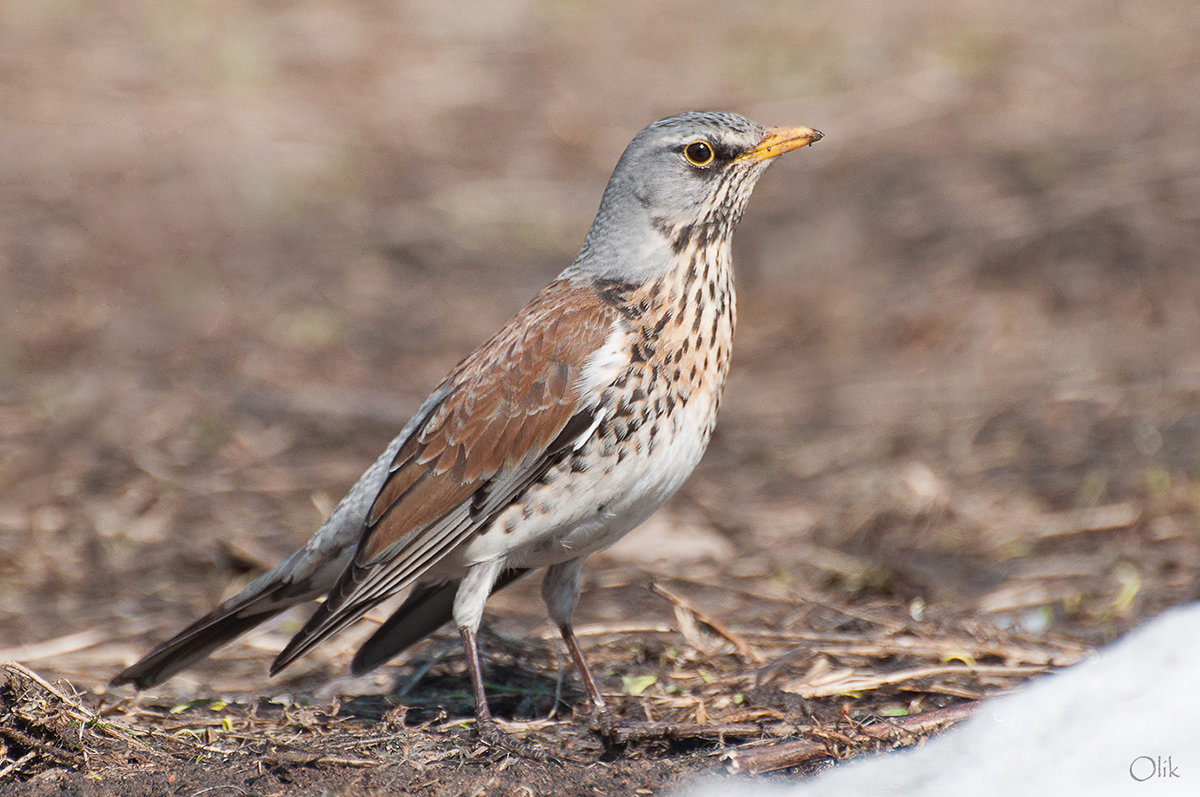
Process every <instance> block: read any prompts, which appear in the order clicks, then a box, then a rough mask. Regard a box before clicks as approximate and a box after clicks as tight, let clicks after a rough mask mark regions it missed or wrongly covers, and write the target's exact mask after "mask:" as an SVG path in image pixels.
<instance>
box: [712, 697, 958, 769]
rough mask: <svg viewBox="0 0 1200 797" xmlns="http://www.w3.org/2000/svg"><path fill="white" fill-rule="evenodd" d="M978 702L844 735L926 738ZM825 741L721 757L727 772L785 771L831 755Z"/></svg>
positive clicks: (750, 749)
mask: <svg viewBox="0 0 1200 797" xmlns="http://www.w3.org/2000/svg"><path fill="white" fill-rule="evenodd" d="M979 705H980V704H979V703H978V702H970V703H959V704H957V705H953V706H947V707H946V708H941V709H935V710H933V711H926V712H925V713H923V714H916V715H914V716H911V717H903V718H900V719H895V720H888V721H887V722H872V723H870V724H868V725H862V726H859V727H858V728H856V729H853V730H851V731H849V732H847V733H845V734H844V737H845V738H846V739H848V740H849V741H850V742H853V743H858V744H867V743H869V742H871V741H884V742H887V741H895V740H897V739H898V738H900V737H901V736H902V735H903V734H917V735H928V734H931V733H933V732H934V731H938V730H941V729H943V728H946V727H948V726H950V725H953V724H955V723H958V722H961V721H962V720H964V719H966V718H967V717H969V716H970V715H971V714H972V713H973V712H974V711H975V710H976V709H977V708H979ZM833 754H834V751H832V750H831V749H830V745H829V740H828V739H795V740H790V741H786V742H772V743H770V744H764V745H756V746H753V747H751V746H746V747H739V748H737V749H735V750H731V751H729V752H728V753H725V754H724V755H723V756H722V757H721V758H722V760H723V762H724V765H725V768H727V769H728V771H730V772H736V773H742V774H746V775H757V774H761V773H764V772H775V771H777V770H780V769H787V768H789V767H794V766H797V765H799V764H803V763H804V762H805V761H810V760H812V759H814V758H823V757H830V756H833Z"/></svg>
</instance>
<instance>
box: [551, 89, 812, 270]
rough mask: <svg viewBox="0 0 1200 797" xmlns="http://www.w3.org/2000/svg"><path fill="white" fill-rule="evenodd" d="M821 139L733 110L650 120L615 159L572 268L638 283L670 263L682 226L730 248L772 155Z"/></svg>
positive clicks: (665, 267)
mask: <svg viewBox="0 0 1200 797" xmlns="http://www.w3.org/2000/svg"><path fill="white" fill-rule="evenodd" d="M820 138H821V133H820V132H818V131H816V130H812V129H810V128H807V127H791V128H780V127H775V128H765V127H762V126H761V125H758V124H755V123H754V122H751V121H750V120H749V119H746V118H745V117H742V116H738V115H737V114H732V113H715V112H703V113H702V112H691V113H684V114H679V115H678V116H672V117H669V118H667V119H662V120H660V121H658V122H655V123H654V124H652V125H650V126H649V127H647V128H646V129H645V130H642V131H641V132H640V133H638V134H637V135H636V136H634V138H633V141H631V142H630V143H629V146H628V147H626V148H625V153H624V154H623V155H622V156H621V159H620V160H619V161H618V162H617V167H616V169H614V170H613V174H612V177H611V178H610V179H609V181H608V187H607V188H606V189H605V190H604V198H603V199H602V200H601V202H600V210H599V212H597V214H596V220H595V221H594V222H593V223H592V229H591V231H590V232H589V233H588V236H587V239H586V240H585V241H584V243H583V249H582V250H581V251H580V253H579V258H578V259H577V260H576V262H575V265H574V267H573V268H574V269H576V270H578V271H582V272H585V273H588V274H591V275H595V276H603V277H609V278H620V279H625V280H640V279H645V278H648V277H651V276H654V275H656V274H660V273H662V272H663V271H664V270H666V269H667V268H669V267H670V265H671V262H672V257H671V253H672V251H673V250H672V246H671V244H672V241H673V240H675V241H678V240H679V235H680V233H681V231H689V232H691V233H693V234H694V233H702V234H703V235H704V236H705V238H706V240H707V241H708V242H710V243H713V244H718V245H726V246H727V245H728V242H729V237H730V236H731V235H732V233H733V227H734V225H736V224H737V222H738V220H739V219H740V218H741V216H742V211H743V210H745V207H746V201H747V200H748V199H749V198H750V192H751V191H752V190H753V189H754V184H755V183H756V182H757V181H758V178H759V177H760V176H761V175H762V173H763V171H764V170H765V169H766V167H767V165H768V164H770V162H771V160H772V159H773V158H775V157H776V156H778V155H782V154H783V153H785V152H790V151H791V150H793V149H797V148H799V147H803V146H805V145H807V144H811V143H813V142H814V141H817V140H818V139H820Z"/></svg>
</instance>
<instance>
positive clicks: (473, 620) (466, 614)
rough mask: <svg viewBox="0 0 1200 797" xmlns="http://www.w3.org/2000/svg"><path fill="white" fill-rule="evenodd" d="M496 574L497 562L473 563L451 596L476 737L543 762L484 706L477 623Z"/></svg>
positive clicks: (536, 749)
mask: <svg viewBox="0 0 1200 797" xmlns="http://www.w3.org/2000/svg"><path fill="white" fill-rule="evenodd" d="M499 573H500V563H499V562H485V563H482V564H478V565H474V566H473V567H472V568H471V569H470V570H468V571H467V575H466V577H465V578H464V579H463V580H462V583H461V584H460V585H459V587H458V592H457V593H456V594H455V596H454V624H455V625H457V626H458V634H459V637H460V638H461V639H462V646H463V651H464V652H465V653H466V655H467V674H468V675H469V676H470V678H471V694H472V696H473V697H474V698H475V731H476V733H478V734H479V740H480V741H482V742H483V743H484V744H486V745H487V746H489V747H494V748H497V749H500V750H504V751H506V752H509V753H515V754H516V755H519V756H523V757H525V758H532V759H535V760H539V761H545V760H547V759H549V755H548V754H547V753H546V751H545V750H543V749H542V748H540V747H538V746H537V745H535V744H533V743H532V742H527V741H524V740H520V739H514V738H512V737H511V736H510V735H509V734H507V733H505V732H504V731H502V730H501V729H500V726H499V725H498V724H496V719H495V718H494V717H493V716H492V711H491V709H489V708H488V702H487V691H486V690H485V689H484V686H483V668H482V667H481V666H480V662H479V624H480V622H481V621H482V620H483V606H484V604H485V603H487V599H488V595H489V594H490V593H491V591H492V586H493V585H494V584H495V583H496V576H498V575H499Z"/></svg>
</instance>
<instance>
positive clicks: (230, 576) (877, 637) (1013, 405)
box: [0, 0, 1200, 797]
mask: <svg viewBox="0 0 1200 797" xmlns="http://www.w3.org/2000/svg"><path fill="white" fill-rule="evenodd" d="M124 5H128V4H124ZM124 5H123V4H95V3H76V2H70V0H68V2H66V3H65V4H64V3H54V4H45V3H39V2H19V3H10V4H8V5H7V6H6V7H5V8H4V9H3V10H2V11H0V79H2V82H3V86H4V90H3V91H2V92H0V119H3V122H2V123H0V280H2V286H3V287H2V289H0V319H2V320H0V484H3V485H4V489H3V491H2V492H0V573H2V574H3V575H2V578H0V662H3V661H6V660H11V661H13V662H20V664H10V665H7V666H6V667H5V668H4V669H3V671H2V672H0V784H2V785H3V788H4V790H5V792H6V793H9V792H11V793H15V794H51V793H61V792H64V791H65V792H68V793H71V792H74V793H81V794H163V793H171V794H189V795H190V794H199V793H204V794H221V793H232V794H292V793H311V794H319V793H325V792H327V791H332V792H336V793H344V794H388V793H407V794H506V795H507V794H520V793H529V794H545V793H554V794H557V795H562V796H563V797H566V796H567V795H576V794H578V795H583V794H596V793H610V794H617V793H619V794H637V793H649V792H650V791H658V790H661V789H663V788H664V787H666V786H668V785H670V784H676V783H680V782H683V781H685V780H686V779H687V778H690V777H693V776H695V775H697V774H698V773H701V772H712V771H717V772H727V771H730V770H731V769H738V770H740V771H761V770H764V769H774V768H778V767H784V768H785V770H784V771H785V773H786V774H787V776H789V777H803V776H805V775H806V774H808V773H810V772H811V771H813V770H814V769H816V768H820V767H822V766H825V765H827V764H828V762H830V761H832V760H835V759H839V758H844V757H847V756H850V755H855V754H859V753H862V752H865V751H868V750H875V749H882V748H886V747H890V746H895V745H903V744H911V743H914V742H915V741H917V740H919V739H920V738H922V737H923V736H925V735H927V734H929V733H931V732H934V731H935V730H938V729H940V728H941V727H944V725H945V724H948V723H949V722H950V720H952V719H955V718H958V717H959V716H961V715H962V714H963V713H965V711H966V709H963V708H961V707H962V706H964V704H967V703H969V701H973V700H976V699H982V698H986V697H988V696H990V695H994V694H997V693H999V692H1003V691H1007V690H1009V689H1012V688H1014V687H1016V686H1017V685H1019V684H1020V683H1021V682H1023V681H1024V680H1026V679H1028V678H1030V677H1033V676H1034V675H1036V674H1038V673H1041V672H1045V671H1047V670H1050V669H1052V668H1054V667H1056V666H1060V665H1065V664H1070V663H1072V662H1074V661H1077V660H1079V659H1080V658H1081V657H1082V656H1083V655H1085V654H1086V652H1087V651H1088V650H1090V649H1092V648H1093V647H1095V646H1097V645H1100V644H1103V643H1105V642H1107V641H1110V640H1112V639H1114V638H1116V637H1117V636H1119V635H1120V634H1122V633H1123V632H1125V631H1127V630H1128V629H1130V628H1131V627H1133V626H1134V625H1136V624H1138V623H1140V622H1143V621H1144V620H1146V619H1148V618H1150V617H1152V616H1154V615H1155V614H1157V613H1158V612H1160V611H1162V610H1163V609H1164V608H1166V607H1169V606H1171V605H1174V604H1178V603H1182V602H1186V601H1189V600H1194V599H1196V598H1197V597H1198V596H1200V587H1198V580H1197V574H1198V572H1200V569H1198V568H1200V484H1198V483H1197V474H1200V409H1198V408H1200V402H1198V401H1197V394H1198V393H1200V357H1197V354H1196V344H1195V342H1196V341H1197V340H1200V303H1198V302H1197V300H1196V297H1197V296H1200V270H1197V268H1196V265H1197V263H1200V235H1197V225H1198V223H1200V215H1198V208H1200V149H1197V147H1196V145H1195V131H1196V130H1197V129H1200V93H1197V92H1196V91H1195V90H1194V83H1195V79H1194V76H1195V75H1196V74H1197V73H1198V72H1200V51H1198V50H1197V48H1196V47H1195V42H1196V41H1197V40H1198V39H1200V15H1198V14H1197V13H1196V11H1195V9H1194V8H1193V7H1192V6H1191V5H1189V4H1186V3H1182V4H1181V3H1175V2H1168V1H1167V0H1146V2H1143V3H1141V4H1140V5H1139V6H1138V9H1137V13H1136V15H1135V14H1133V13H1132V11H1130V10H1129V9H1124V8H1123V7H1122V8H1118V9H1115V10H1113V9H1110V13H1108V14H1106V15H1104V16H1099V15H1096V14H1095V13H1094V10H1093V8H1092V6H1093V4H1089V3H1085V2H1083V0H1068V1H1067V2H1065V3H1050V4H1047V3H1034V2H1030V0H1016V1H1015V2H1010V3H1005V4H993V5H994V6H995V7H994V8H988V9H983V8H982V7H981V6H980V5H979V4H977V3H968V2H965V0H964V1H963V2H952V3H950V4H945V3H943V4H939V5H938V7H937V9H936V10H934V9H933V8H932V7H931V6H929V5H928V4H926V3H919V2H907V1H906V2H882V0H862V1H861V2H851V3H843V4H838V5H834V6H830V7H829V8H822V9H820V10H819V11H818V10H816V9H815V7H814V8H812V9H809V10H807V11H805V12H803V13H801V12H800V11H798V10H796V9H794V8H793V7H792V6H791V5H789V4H777V5H776V6H768V4H762V5H761V6H760V5H759V4H750V5H749V6H746V7H743V6H737V7H736V8H735V7H734V6H732V5H728V4H727V5H726V6H716V5H708V4H695V3H684V2H681V1H680V2H665V3H661V4H655V5H653V6H651V5H650V4H645V3H634V2H627V1H625V0H622V2H618V3H616V4H604V5H603V6H602V7H599V8H596V9H592V8H591V7H590V6H584V5H572V4H553V3H519V2H516V0H506V1H505V2H500V3H495V2H489V3H482V2H479V3H467V4H465V5H464V4H461V3H459V4H440V5H439V4H435V3H408V4H392V3H384V2H374V1H372V0H361V1H359V2H349V3H341V4H338V5H337V7H336V8H334V7H333V6H328V5H326V4H321V3H315V2H312V3H298V4H284V5H279V4H265V5H264V4H258V3H233V2H230V3H223V4H217V5H216V6H212V7H210V6H208V5H204V6H198V7H196V8H191V7H190V6H186V5H185V6H179V7H176V5H175V4H168V6H166V7H162V8H160V7H159V6H157V5H155V4H150V5H148V6H145V7H143V6H141V5H134V6H130V7H128V8H126V7H124ZM668 21H669V23H668ZM648 75H653V79H648V77H647V76H648ZM686 108H724V109H730V110H737V111H740V112H743V113H745V114H747V115H749V116H751V117H753V118H756V119H758V120H760V121H763V122H765V123H769V124H806V125H812V126H815V127H818V128H821V129H822V130H824V132H825V133H826V139H825V140H823V141H822V142H820V144H818V145H817V146H816V147H814V148H812V149H811V150H803V151H801V152H799V153H796V154H794V155H792V156H789V158H788V159H786V160H785V161H782V162H780V163H779V164H777V165H776V166H775V167H773V169H772V171H771V172H770V173H769V174H768V175H767V176H766V178H765V179H764V180H763V182H762V183H761V185H760V187H759V189H758V191H757V193H756V196H755V197H754V200H753V201H752V202H751V205H750V210H749V212H748V214H747V217H746V219H745V221H744V222H743V224H742V227H741V229H740V230H739V233H738V237H737V241H736V243H735V253H736V254H735V257H736V260H737V264H738V269H739V275H738V279H739V291H740V294H739V296H740V300H741V305H740V308H739V320H740V326H739V330H738V338H737V347H736V357H735V366H734V373H733V376H732V381H731V384H730V386H729V388H728V391H727V393H726V401H725V404H724V406H723V409H722V418H721V424H720V426H719V428H718V431H717V435H716V437H715V439H714V441H713V443H712V446H711V447H710V450H709V453H708V455H707V456H706V458H705V460H704V462H703V463H702V464H701V466H700V468H699V470H698V472H697V473H696V475H695V476H694V477H693V478H692V480H691V481H690V482H689V483H688V484H687V485H686V486H685V488H684V489H683V491H682V492H681V494H680V495H679V496H678V498H677V499H676V500H675V501H673V502H672V504H670V506H669V507H668V508H667V509H666V510H664V512H663V513H661V514H660V515H659V516H658V517H657V518H655V519H653V520H652V521H651V522H650V523H648V524H647V526H646V527H645V528H644V529H642V530H640V531H639V532H638V533H637V534H635V535H632V536H631V537H630V539H629V543H628V544H622V545H621V546H619V547H618V548H617V549H614V551H612V552H610V553H607V554H604V555H601V556H597V557H595V561H594V562H593V563H592V566H591V567H590V568H589V569H588V571H587V576H586V584H585V594H584V598H583V603H582V606H581V610H580V617H579V620H580V623H581V630H582V632H583V636H582V639H583V640H584V643H585V648H586V650H587V653H588V655H589V658H590V659H591V660H592V661H593V663H594V668H595V670H596V672H597V675H598V676H599V678H600V681H601V686H602V688H603V689H604V691H605V692H606V693H607V694H608V695H610V696H611V700H612V702H613V704H614V707H615V709H616V711H617V712H618V714H619V716H620V717H622V718H623V720H624V721H625V723H626V727H627V728H628V729H629V731H628V732H629V735H630V739H629V740H628V741H627V743H625V744H624V745H622V746H620V747H618V748H617V749H613V750H605V749H604V747H603V745H602V744H601V743H600V741H599V739H598V738H597V737H596V736H595V734H593V733H591V732H590V731H589V730H588V728H587V722H586V718H585V717H578V718H572V716H571V712H572V708H573V707H576V706H578V705H579V704H580V701H581V695H580V693H579V691H578V689H577V687H576V682H575V680H574V678H573V676H572V675H571V674H570V672H569V669H568V668H566V667H565V664H566V657H565V656H563V655H561V651H560V650H559V648H558V646H557V643H556V642H555V640H554V638H553V635H552V634H551V633H549V629H548V628H547V627H546V624H545V622H544V618H543V615H542V610H541V607H540V604H539V602H538V599H537V584H536V582H535V581H530V583H528V584H519V585H517V586H516V587H514V588H512V589H511V590H509V591H507V592H506V593H504V594H501V595H498V596H497V597H496V599H495V600H494V601H493V603H492V605H491V606H492V609H491V613H490V617H491V618H492V619H493V621H494V622H493V623H492V625H491V626H490V630H489V631H488V632H487V633H486V635H485V638H484V643H485V645H486V647H487V653H488V666H489V679H490V681H491V688H492V690H493V695H494V704H493V705H494V708H495V710H496V712H497V713H498V714H499V715H500V716H502V717H505V718H511V719H513V720H514V721H515V724H514V726H513V729H514V732H515V733H517V734H520V735H524V736H529V737H531V738H534V739H536V740H538V741H539V742H540V743H541V744H542V745H543V746H544V747H545V748H546V749H547V750H550V751H552V752H553V753H554V754H555V755H557V756H558V757H559V759H560V760H559V761H557V762H554V763H536V762H531V761H527V760H524V759H518V758H512V757H507V756H504V755H500V754H496V753H493V752H489V751H484V750H480V749H478V746H477V744H476V743H475V741H474V740H473V738H472V736H471V734H470V728H469V725H470V722H469V720H470V716H471V713H470V703H469V699H468V697H467V695H466V693H465V678H464V675H463V666H462V658H461V654H460V653H459V651H458V650H457V647H456V645H455V642H454V640H453V638H452V636H450V635H443V636H441V637H439V638H437V639H435V640H434V641H432V642H431V643H428V644H426V645H424V646H422V647H420V648H418V649H416V650H415V651H414V652H413V653H412V654H411V655H410V656H409V657H408V658H406V659H403V660H401V661H398V662H397V663H396V665H395V666H394V667H391V668H388V669H386V670H385V671H383V672H380V673H377V674H376V675H374V676H371V677H367V678H363V679H357V680H349V679H346V678H344V677H342V674H343V673H344V672H345V669H346V663H347V661H348V658H349V654H350V652H351V651H353V649H354V642H355V640H356V639H361V638H362V635H363V634H365V633H368V632H369V629H367V628H362V629H356V630H354V631H352V632H350V633H347V634H346V635H344V636H342V637H339V638H338V639H337V640H335V641H333V642H332V643H330V644H327V645H325V646H323V647H322V648H320V649H319V650H317V651H316V652H315V653H314V654H313V655H311V656H309V657H307V658H306V659H305V660H303V662H301V663H300V665H298V666H296V667H295V668H294V669H293V670H290V671H288V672H286V673H285V674H284V675H283V676H282V677H280V678H278V679H274V680H268V679H267V678H266V676H265V669H266V664H267V663H268V661H269V660H270V658H271V655H272V652H273V651H274V650H277V649H278V647H279V646H280V645H281V644H282V642H283V641H284V640H286V638H287V635H288V633H289V631H291V630H294V629H295V627H296V624H297V623H298V622H300V620H301V619H302V617H303V614H302V613H300V614H288V615H284V616H282V617H281V618H278V619H277V620H276V621H273V622H272V623H270V624H268V625H267V626H266V627H265V628H264V629H263V630H262V631H261V632H258V633H255V634H253V635H251V636H249V637H248V638H247V639H245V640H242V641H239V642H238V643H236V644H234V645H232V646H230V647H229V648H228V649H226V650H225V651H222V652H221V653H220V654H219V655H218V656H216V657H214V658H213V660H211V661H209V662H207V663H205V664H204V665H202V666H199V667H197V668H196V669H195V670H194V671H192V672H189V673H186V674H183V675H181V676H179V677H177V678H175V679H173V680H172V681H170V682H168V683H167V684H165V685H163V686H162V687H159V688H157V689H154V690H151V692H150V693H149V694H145V695H140V696H135V695H133V694H132V693H130V692H128V691H126V690H112V689H109V688H107V687H106V686H105V684H106V682H107V679H108V678H109V677H110V676H111V675H112V674H113V673H114V672H116V671H117V670H119V669H120V668H121V667H122V666H124V665H126V664H128V663H129V662H131V661H132V660H134V659H135V658H136V657H137V656H139V655H140V654H142V653H144V652H145V651H146V650H148V649H149V647H150V646H151V645H152V644H153V643H154V642H155V641H156V640H161V639H163V638H164V637H165V636H166V635H168V634H169V633H170V632H171V631H172V630H173V629H175V628H177V627H178V626H180V625H181V624H182V623H184V622H185V621H187V620H188V619H190V618H192V617H194V616H196V615H198V614H199V613H201V612H203V611H205V610H207V609H208V608H210V607H211V606H212V604H213V603H214V602H216V601H218V600H220V598H221V597H222V596H224V595H228V594H230V593H231V592H232V591H233V590H236V589H237V588H238V587H239V586H240V585H241V584H244V583H245V582H246V580H247V579H249V578H251V577H253V576H254V575H255V574H256V573H258V572H261V571H262V569H263V568H265V567H269V566H270V565H271V564H273V563H274V562H275V561H277V560H278V559H279V558H280V557H281V556H282V555H284V554H286V553H287V552H288V551H290V550H291V549H292V548H293V547H294V546H295V545H297V544H298V543H299V542H301V541H303V540H304V539H306V538H307V536H308V535H309V534H310V533H311V531H312V530H313V529H314V528H315V527H316V525H317V524H318V523H319V522H320V519H321V518H322V517H323V515H324V513H325V512H326V511H328V509H329V508H330V507H331V505H332V503H333V502H334V501H336V500H337V498H338V497H339V495H340V492H341V491H342V490H343V489H345V487H346V486H348V485H349V484H350V483H351V482H352V481H353V480H354V479H355V478H356V477H357V475H358V473H359V472H360V471H361V470H362V469H363V468H364V467H365V466H366V465H367V464H368V463H369V462H370V461H371V460H372V459H373V458H374V456H375V455H376V454H377V453H378V451H379V450H380V449H381V448H382V446H383V445H385V444H386V441H387V440H388V439H389V438H390V437H391V435H392V434H394V433H395V431H396V430H397V429H398V428H399V427H400V425H401V424H402V423H403V422H404V420H405V419H406V417H407V414H408V413H409V412H411V411H412V410H413V409H414V408H415V407H416V405H417V404H418V403H419V401H420V400H421V399H422V398H423V397H424V395H425V393H426V392H427V391H428V390H429V389H430V388H431V387H432V385H433V384H435V383H436V381H437V380H438V379H439V378H440V377H441V376H442V374H443V373H444V372H445V371H446V370H447V369H448V368H449V367H450V366H452V365H453V363H454V362H455V361H456V360H457V359H458V358H459V357H461V356H462V355H464V354H465V353H467V352H468V351H469V350H470V349H471V348H472V347H474V346H475V345H477V344H478V343H479V342H480V341H481V340H483V339H484V337H486V336H487V335H488V334H489V333H490V332H491V331H493V330H494V329H495V328H496V327H497V326H498V325H499V324H501V323H502V322H503V321H504V320H505V319H506V318H507V317H508V315H509V314H511V313H512V312H513V311H515V310H516V309H517V308H519V307H520V306H521V304H522V303H523V302H524V301H525V300H526V299H527V298H528V297H529V296H530V295H532V294H533V293H534V292H535V291H536V290H537V289H538V288H539V287H540V286H541V285H542V284H544V283H545V282H546V281H547V280H548V279H550V278H551V277H552V276H553V274H554V273H556V271H557V270H558V269H560V268H561V267H562V266H563V265H565V264H566V263H567V262H568V261H569V259H570V258H571V257H572V256H573V254H574V251H575V248H576V247H577V246H578V243H579V241H580V240H581V239H582V236H583V233H584V232H585V230H586V227H587V224H588V222H589V221H590V218H591V214H592V212H593V211H594V208H595V204H596V202H597V201H598V198H599V194H600V191H601V190H602V188H603V185H604V181H605V179H606V177H607V174H608V171H609V170H610V169H611V167H612V164H613V163H614V162H615V160H616V157H617V155H618V154H619V153H620V150H621V148H622V147H623V146H624V144H625V142H626V141H627V140H628V138H629V136H630V135H631V134H632V133H633V132H634V131H636V130H637V129H639V128H640V127H641V126H642V125H643V124H645V123H646V122H648V121H650V120H652V119H654V118H657V117H660V116H663V115H666V114H668V113H671V112H674V111H678V110H682V109H686ZM364 625H369V624H366V623H364ZM560 671H561V672H564V673H565V674H566V677H563V678H559V673H560ZM556 693H557V694H556ZM1097 699H1098V700H1103V696H1102V695H1098V696H1097ZM968 708H969V706H968ZM938 712H943V713H940V714H939V713H938ZM945 712H950V713H945ZM784 743H786V744H790V745H792V746H791V747H780V745H781V744H784ZM763 750H767V751H768V752H767V753H763V752H762V751H763ZM748 751H756V752H748Z"/></svg>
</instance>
